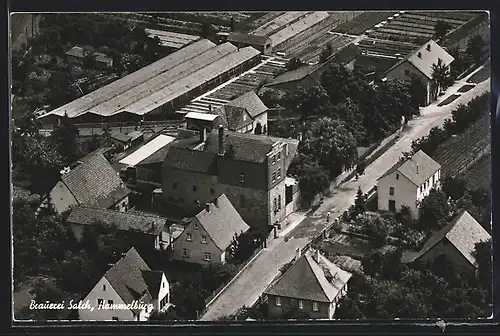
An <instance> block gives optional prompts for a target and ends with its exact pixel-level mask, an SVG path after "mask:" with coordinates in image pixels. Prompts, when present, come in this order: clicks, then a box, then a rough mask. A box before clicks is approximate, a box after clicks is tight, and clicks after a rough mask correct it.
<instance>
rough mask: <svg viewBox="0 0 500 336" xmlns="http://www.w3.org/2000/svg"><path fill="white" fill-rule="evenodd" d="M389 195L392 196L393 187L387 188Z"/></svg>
mask: <svg viewBox="0 0 500 336" xmlns="http://www.w3.org/2000/svg"><path fill="white" fill-rule="evenodd" d="M389 195H391V196H394V188H393V187H390V188H389Z"/></svg>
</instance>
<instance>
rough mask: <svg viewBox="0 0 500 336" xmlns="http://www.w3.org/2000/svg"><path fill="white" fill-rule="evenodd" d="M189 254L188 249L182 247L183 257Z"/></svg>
mask: <svg viewBox="0 0 500 336" xmlns="http://www.w3.org/2000/svg"><path fill="white" fill-rule="evenodd" d="M187 256H188V251H187V249H182V257H183V258H187Z"/></svg>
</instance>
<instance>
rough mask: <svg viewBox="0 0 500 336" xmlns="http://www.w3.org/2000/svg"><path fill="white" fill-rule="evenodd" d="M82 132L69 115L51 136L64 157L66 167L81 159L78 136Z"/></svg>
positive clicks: (65, 116)
mask: <svg viewBox="0 0 500 336" xmlns="http://www.w3.org/2000/svg"><path fill="white" fill-rule="evenodd" d="M79 133H80V131H79V130H78V128H77V127H76V126H74V125H73V123H72V122H71V120H70V119H69V117H68V116H67V114H65V115H64V116H63V118H62V119H61V123H60V124H59V125H57V126H56V127H55V128H54V130H53V131H52V134H51V135H50V137H51V141H52V143H53V144H54V146H55V147H56V148H57V150H58V152H59V153H60V154H61V156H62V157H63V160H64V163H65V164H66V165H69V164H72V163H74V162H75V161H76V160H77V159H79V158H80V157H81V151H80V148H79V145H78V135H79Z"/></svg>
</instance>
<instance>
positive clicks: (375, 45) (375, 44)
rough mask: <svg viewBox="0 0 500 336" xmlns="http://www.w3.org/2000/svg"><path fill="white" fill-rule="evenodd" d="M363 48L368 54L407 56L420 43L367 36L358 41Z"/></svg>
mask: <svg viewBox="0 0 500 336" xmlns="http://www.w3.org/2000/svg"><path fill="white" fill-rule="evenodd" d="M358 46H359V47H360V48H361V50H363V51H365V52H367V53H368V54H373V55H381V56H396V55H397V54H399V55H401V56H403V57H404V56H406V55H408V54H409V53H411V52H413V51H414V50H416V49H417V48H418V45H416V44H412V43H405V42H399V41H387V40H380V39H373V38H365V39H362V40H361V41H359V42H358Z"/></svg>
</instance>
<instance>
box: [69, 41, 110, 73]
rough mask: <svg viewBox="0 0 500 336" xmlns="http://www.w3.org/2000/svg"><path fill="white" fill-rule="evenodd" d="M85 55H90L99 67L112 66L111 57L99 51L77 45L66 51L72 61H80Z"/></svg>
mask: <svg viewBox="0 0 500 336" xmlns="http://www.w3.org/2000/svg"><path fill="white" fill-rule="evenodd" d="M87 55H89V56H91V57H92V59H93V60H94V62H95V64H96V65H97V66H98V67H100V68H111V67H113V58H111V57H109V56H108V55H106V54H103V53H100V52H93V51H90V50H86V49H85V48H82V47H79V46H74V47H73V48H71V49H70V50H68V51H67V52H66V56H67V57H68V60H69V61H71V62H73V63H80V62H82V61H83V60H84V59H85V57H86V56H87Z"/></svg>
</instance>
